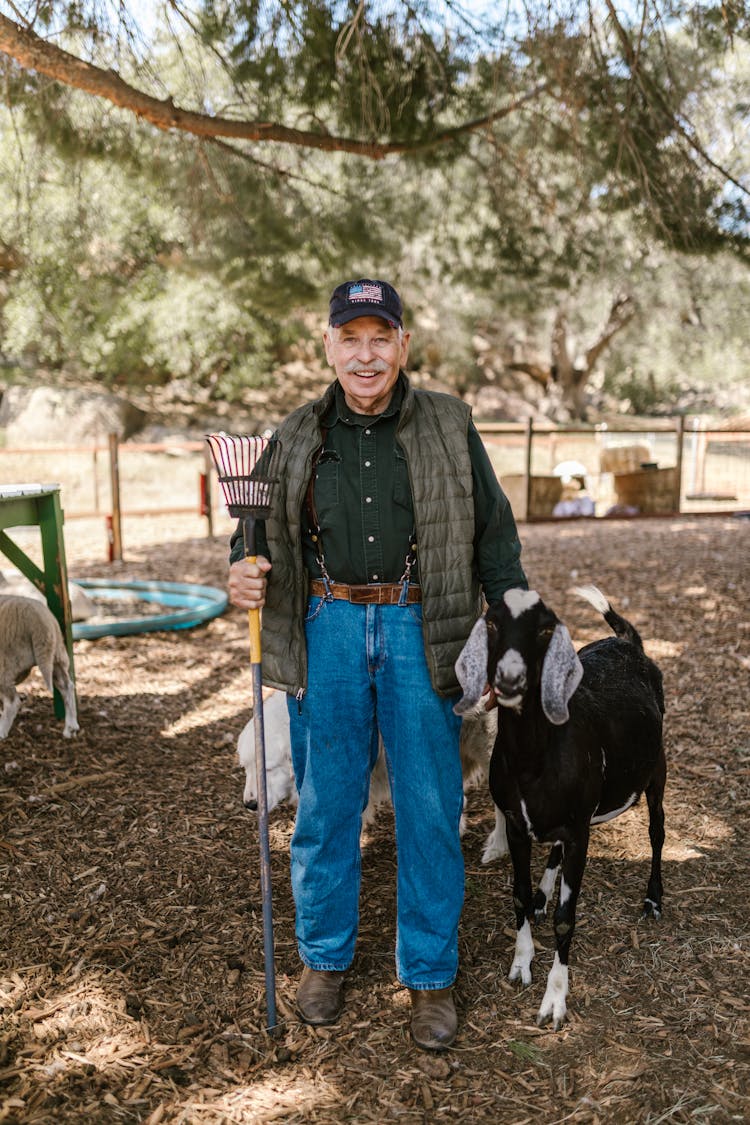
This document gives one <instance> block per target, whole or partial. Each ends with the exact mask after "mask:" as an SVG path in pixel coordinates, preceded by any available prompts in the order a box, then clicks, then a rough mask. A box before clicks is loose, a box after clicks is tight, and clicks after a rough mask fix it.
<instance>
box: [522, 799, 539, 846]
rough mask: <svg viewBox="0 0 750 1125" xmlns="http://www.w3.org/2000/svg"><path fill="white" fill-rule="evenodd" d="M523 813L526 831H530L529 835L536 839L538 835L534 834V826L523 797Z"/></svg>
mask: <svg viewBox="0 0 750 1125" xmlns="http://www.w3.org/2000/svg"><path fill="white" fill-rule="evenodd" d="M521 813H522V814H523V819H524V823H525V824H526V831H527V832H528V834H529V836H531V839H532V840H536V836H535V835H534V828H533V826H532V824H531V819H530V817H529V813H528V809H527V808H526V802H525V801H524V799H523V798H521Z"/></svg>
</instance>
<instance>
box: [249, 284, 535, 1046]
mask: <svg viewBox="0 0 750 1125" xmlns="http://www.w3.org/2000/svg"><path fill="white" fill-rule="evenodd" d="M324 343H325V351H326V357H327V359H328V362H329V363H330V365H331V366H332V368H333V370H334V371H335V373H336V380H335V382H333V383H332V384H331V386H330V387H329V388H328V390H327V391H326V392H325V394H324V395H323V397H322V398H321V399H319V400H318V401H316V402H313V403H310V404H309V405H306V406H303V407H300V408H299V409H298V410H295V411H294V412H293V413H292V414H290V415H289V417H288V418H287V419H286V420H285V421H284V422H283V423H282V424H281V426H280V427H279V429H278V431H277V433H276V434H275V435H274V439H272V440H278V441H280V442H281V445H282V464H283V468H282V470H281V476H282V479H281V481H280V483H279V486H278V488H277V489H276V490H275V497H274V506H273V511H272V513H271V516H270V517H269V519H268V520H267V521H266V522H265V524H264V525H261V526H260V527H259V529H258V533H259V548H258V549H259V556H258V559H257V562H256V563H254V564H251V563H249V562H247V561H245V560H244V559H243V558H242V539H241V534H239V533H236V534H235V535H234V536H233V540H232V551H231V556H230V563H231V566H230V579H229V588H230V595H231V600H232V602H233V603H234V604H235V605H237V606H239V607H240V608H243V609H250V608H257V607H260V606H264V607H265V608H264V614H263V636H264V641H263V644H264V652H263V670H264V681H265V682H266V683H267V684H268V685H270V686H273V687H276V688H280V689H282V690H284V691H286V692H287V695H288V703H289V714H290V725H291V741H292V762H293V766H294V775H295V781H296V785H297V789H298V792H299V807H298V810H297V819H296V824H295V828H294V835H293V838H292V844H291V872H292V889H293V893H294V900H295V907H296V933H297V940H298V946H299V953H300V957H301V959H302V962H303V965H304V968H303V972H302V976H301V980H300V984H299V988H298V991H297V1007H298V1010H299V1013H300V1015H301V1017H302V1019H303V1020H305V1021H306V1022H307V1023H310V1024H331V1023H334V1022H336V1020H337V1019H338V1017H339V1015H340V1012H341V1010H342V1007H343V997H344V977H345V973H346V970H347V969H348V968H349V967H350V965H351V963H352V959H353V956H354V948H355V941H356V937H357V928H358V919H359V887H360V853H359V837H360V820H361V815H362V811H363V809H364V808H365V806H366V804H367V796H368V787H369V781H370V773H371V771H372V768H373V764H374V762H375V758H376V756H377V749H378V731H380V733H381V734H382V738H383V743H384V745H385V747H386V755H387V763H388V773H389V778H390V784H391V793H392V798H393V808H394V813H395V824H396V847H397V856H398V876H397V892H398V907H397V926H396V931H397V936H396V969H397V973H398V978H399V980H400V981H401V982H402V984H404V985H405V986H406V987H407V988H408V989H409V992H410V996H411V1002H412V1015H411V1034H412V1037H413V1039H414V1041H415V1042H416V1043H417V1045H418V1046H420V1047H422V1048H425V1049H427V1050H441V1049H443V1048H445V1047H448V1046H450V1044H451V1043H452V1042H453V1040H454V1039H455V1036H456V1026H457V1019H456V1010H455V1006H454V1002H453V995H452V987H453V983H454V980H455V977H456V972H457V968H458V924H459V917H460V914H461V908H462V905H463V891H464V874H463V859H462V854H461V844H460V840H459V819H460V816H461V809H462V803H463V790H462V778H461V765H460V758H459V734H460V720H459V719H458V717H457V716H456V715H455V714H454V712H453V703H454V702H455V701H456V698H457V696H456V692H457V686H458V685H457V681H456V676H455V672H454V667H453V665H454V662H455V660H456V658H457V656H458V654H459V652H460V650H461V648H462V646H463V644H464V641H465V640H466V638H467V636H468V634H469V632H470V630H471V627H472V625H473V624H474V622H475V621H476V619H477V617H478V616H479V614H480V613H481V610H482V596H481V595H482V591H483V592H484V595H485V597H486V599H487V601H489V602H495V601H498V600H499V599H500V598H501V597H502V594H503V593H504V591H505V590H507V589H508V588H510V587H512V586H526V579H525V576H524V573H523V570H522V569H521V564H520V561H519V560H520V544H519V541H518V536H517V533H516V527H515V522H514V520H513V515H512V513H511V510H510V507H509V505H508V502H507V499H506V497H505V495H504V494H503V492H502V490H501V489H500V487H499V485H498V483H497V479H496V477H495V474H494V472H493V470H492V466H491V464H490V462H489V459H488V457H487V454H486V451H485V449H484V446H483V445H482V442H481V439H480V438H479V435H478V434H477V432H476V430H475V428H474V426H473V424H472V422H471V417H470V410H469V407H468V406H466V405H465V404H464V403H463V402H461V401H460V400H459V399H458V398H454V397H452V396H450V395H444V394H437V393H434V392H428V391H421V390H415V389H414V388H413V387H412V386H411V385H410V382H409V379H408V378H407V376H406V374H405V372H404V368H405V366H406V361H407V356H408V351H409V333H408V332H406V331H405V330H404V326H403V312H402V305H401V300H400V298H399V296H398V294H397V292H396V291H395V289H393V287H392V286H391V285H389V284H387V282H385V281H377V280H371V279H369V278H361V279H359V280H356V281H349V282H346V283H344V284H343V285H339V286H338V287H337V288H336V289H335V290H334V293H333V296H332V297H331V301H330V316H329V327H328V330H327V331H326V332H325V334H324Z"/></svg>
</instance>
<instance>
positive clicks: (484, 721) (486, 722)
mask: <svg viewBox="0 0 750 1125" xmlns="http://www.w3.org/2000/svg"><path fill="white" fill-rule="evenodd" d="M263 730H264V735H265V750H266V793H267V797H268V811H269V812H270V811H271V810H272V809H275V808H276V806H277V805H279V804H280V803H281V802H282V801H290V802H291V803H292V804H296V803H297V789H296V787H295V784H294V774H293V772H292V755H291V748H290V741H289V712H288V710H287V703H286V696H285V695H284V693H283V692H280V691H273V692H271V693H270V694H269V695H268V697H267V698H266V699H264V701H263ZM496 735H497V711H491V712H489V713H488V712H487V711H485V709H484V706H483V704H482V703H480V704H479V705H478V706H477V707H475V708H474V709H473V710H472V711H471V712H470V713H469V714H467V715H465V716H464V722H463V725H462V727H461V769H462V772H463V779H464V788H465V789H466V788H468V786H470V785H471V784H472V783H473V782H475V781H479V780H480V779H481V780H482V781H483V782H484V784H485V785H486V784H487V776H488V769H489V760H490V755H491V753H492V747H493V746H494V743H495V737H496ZM237 755H238V758H239V762H240V765H241V766H244V768H245V791H244V793H243V797H242V800H243V802H244V804H245V807H246V808H248V809H251V810H252V811H255V810H257V808H258V787H257V779H256V769H255V727H254V723H253V720H252V719H250V721H249V722H248V723H247V724H246V725H245V727H243V729H242V731H241V732H240V736H239V739H238V740H237ZM390 798H391V791H390V785H389V782H388V771H387V769H386V764H385V756H384V753H383V744H382V741H381V743H380V752H379V754H378V757H377V761H376V762H375V768H374V770H373V771H372V777H371V779H370V799H369V802H368V804H367V808H366V809H365V811H364V813H363V815H362V824H363V825H366V824H369V823H370V821H371V820H372V819H373V817H374V816H375V812H376V810H377V808H378V806H379V805H382V804H384V803H385V802H386V801H390ZM464 827H465V824H464V819H463V817H462V818H461V832H462V833H463V831H464ZM507 854H508V840H507V836H506V832H505V817H504V816H503V814H502V813H501V812H500V810H499V809H495V827H494V829H493V831H492V832H491V833H490V835H489V836H488V837H487V840H486V842H485V845H484V851H483V853H482V863H489V862H490V861H491V860H493V859H499V858H500V857H501V856H504V855H507Z"/></svg>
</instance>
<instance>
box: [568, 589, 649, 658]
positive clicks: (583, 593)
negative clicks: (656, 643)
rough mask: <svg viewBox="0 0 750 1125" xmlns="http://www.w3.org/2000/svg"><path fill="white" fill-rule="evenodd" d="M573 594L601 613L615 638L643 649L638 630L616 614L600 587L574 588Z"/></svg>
mask: <svg viewBox="0 0 750 1125" xmlns="http://www.w3.org/2000/svg"><path fill="white" fill-rule="evenodd" d="M573 593H574V594H577V595H578V596H579V598H583V599H584V601H587V602H588V603H589V604H590V605H592V606H593V607H594V609H596V610H598V611H599V613H601V615H602V617H603V618H604V620H605V621H606V622H607V624H608V625H609V627H610V629H611V630H612V632H613V633H614V634H615V636H617V637H622V639H623V640H625V641H630V643H631V644H634V645H635V646H636V648H639V649H641V650H642V649H643V641H642V640H641V635H640V633H639V632H638V630H637V629H636V628H635V626H634V625H631V624H630V622H629V621H626V620H625V618H624V617H620V614H619V613H615V611H614V610H613V609H612V606H611V605H610V604H609V602H608V601H607V599H606V597H605V596H604V594H603V593H602V592H601V590H600V589H599V587H598V586H574V587H573Z"/></svg>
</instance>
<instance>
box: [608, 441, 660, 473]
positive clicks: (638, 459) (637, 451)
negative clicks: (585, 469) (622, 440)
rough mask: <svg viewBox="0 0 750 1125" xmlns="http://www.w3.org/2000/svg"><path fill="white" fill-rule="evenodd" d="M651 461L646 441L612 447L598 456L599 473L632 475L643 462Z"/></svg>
mask: <svg viewBox="0 0 750 1125" xmlns="http://www.w3.org/2000/svg"><path fill="white" fill-rule="evenodd" d="M650 460H651V446H650V445H649V444H648V442H646V441H640V442H636V443H635V444H633V445H613V446H610V447H609V448H608V449H603V450H602V451H601V454H600V455H599V472H600V473H634V472H636V471H637V470H638V469H640V467H641V465H642V464H643V462H644V461H650Z"/></svg>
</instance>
